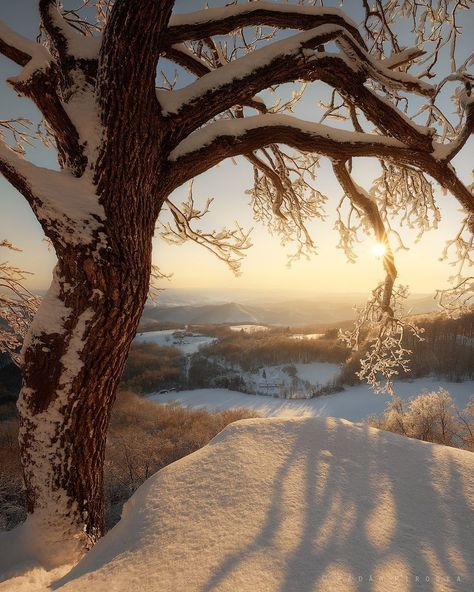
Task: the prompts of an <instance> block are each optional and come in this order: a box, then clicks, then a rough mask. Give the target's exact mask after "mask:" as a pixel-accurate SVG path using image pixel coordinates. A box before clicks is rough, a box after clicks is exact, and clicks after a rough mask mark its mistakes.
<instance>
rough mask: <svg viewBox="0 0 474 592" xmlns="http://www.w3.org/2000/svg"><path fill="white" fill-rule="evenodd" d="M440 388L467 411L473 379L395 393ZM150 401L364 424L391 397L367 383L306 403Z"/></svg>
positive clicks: (245, 398)
mask: <svg viewBox="0 0 474 592" xmlns="http://www.w3.org/2000/svg"><path fill="white" fill-rule="evenodd" d="M440 387H443V388H445V389H446V390H447V391H449V393H450V394H451V396H452V397H453V399H454V402H455V403H456V405H457V406H458V407H459V408H460V409H463V408H464V407H465V406H466V404H467V402H468V401H469V397H470V396H471V395H474V381H472V380H471V381H466V382H462V383H457V382H448V381H445V380H437V379H434V378H419V379H416V380H413V381H400V382H397V383H396V386H395V390H396V393H397V395H398V396H400V397H401V398H402V399H409V398H410V397H413V396H415V395H418V394H420V393H421V392H423V391H426V390H429V391H431V390H438V389H439V388H440ZM149 398H150V399H151V400H154V401H157V402H159V403H168V402H171V401H177V402H178V403H181V404H182V405H185V406H189V407H193V408H205V409H210V410H222V409H232V408H237V407H246V408H248V409H252V410H253V411H255V412H256V413H257V414H258V415H261V416H263V417H305V416H306V417H307V416H330V417H342V418H345V419H349V420H351V421H363V420H365V419H366V418H367V417H368V416H369V415H376V414H380V413H383V412H384V410H385V408H386V405H387V403H388V402H389V401H390V397H389V395H376V394H374V392H373V391H372V390H370V389H369V387H368V386H367V385H364V384H360V385H356V386H353V387H347V388H346V390H345V391H343V392H341V393H336V394H334V395H327V396H324V397H317V398H314V399H305V400H287V399H279V398H274V397H265V396H261V395H247V394H245V393H239V392H237V391H229V390H227V389H198V390H194V391H181V392H176V393H166V394H163V395H151V396H150V397H149Z"/></svg>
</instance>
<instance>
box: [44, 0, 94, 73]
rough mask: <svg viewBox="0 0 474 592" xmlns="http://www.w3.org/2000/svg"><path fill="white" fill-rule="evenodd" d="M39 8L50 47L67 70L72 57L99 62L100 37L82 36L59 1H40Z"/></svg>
mask: <svg viewBox="0 0 474 592" xmlns="http://www.w3.org/2000/svg"><path fill="white" fill-rule="evenodd" d="M39 8H40V16H41V25H42V28H43V30H44V31H45V33H46V35H47V37H48V41H49V45H50V47H51V48H52V50H53V52H54V53H55V54H56V55H57V56H58V60H59V61H60V62H61V63H62V64H63V65H64V66H66V68H67V67H68V66H67V62H68V60H69V59H70V58H71V57H73V58H74V59H75V60H93V61H96V60H97V58H98V54H99V49H100V44H101V37H100V36H92V35H85V34H82V33H81V32H80V31H79V30H77V29H76V28H74V27H73V26H71V25H70V24H69V23H68V21H67V20H66V19H65V18H64V16H63V14H62V12H61V10H60V6H59V3H58V2H57V0H40V2H39ZM82 67H84V64H82Z"/></svg>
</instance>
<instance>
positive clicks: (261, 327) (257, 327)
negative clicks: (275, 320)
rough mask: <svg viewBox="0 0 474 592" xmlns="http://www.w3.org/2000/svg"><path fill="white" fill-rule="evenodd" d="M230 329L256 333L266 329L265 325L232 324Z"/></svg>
mask: <svg viewBox="0 0 474 592" xmlns="http://www.w3.org/2000/svg"><path fill="white" fill-rule="evenodd" d="M229 329H230V330H231V331H243V332H244V333H258V332H259V331H268V327H266V326H265V325H232V326H231V327H229Z"/></svg>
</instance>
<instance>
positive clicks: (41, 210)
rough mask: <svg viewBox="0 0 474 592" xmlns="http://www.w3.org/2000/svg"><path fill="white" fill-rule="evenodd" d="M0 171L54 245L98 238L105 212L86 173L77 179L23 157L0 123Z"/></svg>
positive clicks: (64, 172)
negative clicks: (7, 141) (11, 144)
mask: <svg viewBox="0 0 474 592" xmlns="http://www.w3.org/2000/svg"><path fill="white" fill-rule="evenodd" d="M0 173H2V174H3V175H4V176H5V178H6V179H8V180H9V181H10V182H11V184H12V185H13V186H14V187H15V188H16V189H17V190H18V191H19V192H20V193H21V194H22V195H23V196H24V197H25V198H26V199H27V201H28V203H29V204H30V206H31V208H32V210H33V211H34V213H35V215H36V216H37V218H38V220H39V222H40V223H41V224H42V226H43V229H44V230H45V232H46V234H47V236H48V237H49V238H51V240H52V241H53V243H54V244H55V246H64V245H66V244H88V243H90V242H92V241H96V240H98V235H99V233H100V229H101V227H102V221H103V220H104V219H105V212H104V210H103V208H102V206H101V205H100V204H99V201H98V198H97V195H96V194H95V187H94V185H93V183H92V180H91V178H90V176H89V175H84V176H83V177H81V178H80V179H79V178H76V177H74V176H73V175H71V174H70V173H69V172H68V171H53V170H50V169H46V168H44V167H39V166H36V165H34V164H33V163H31V162H29V161H27V160H25V159H24V158H23V156H22V154H21V151H19V150H18V149H16V150H14V149H12V148H10V146H9V145H8V144H7V143H6V141H5V139H4V137H3V132H2V128H1V126H0ZM99 242H100V241H99Z"/></svg>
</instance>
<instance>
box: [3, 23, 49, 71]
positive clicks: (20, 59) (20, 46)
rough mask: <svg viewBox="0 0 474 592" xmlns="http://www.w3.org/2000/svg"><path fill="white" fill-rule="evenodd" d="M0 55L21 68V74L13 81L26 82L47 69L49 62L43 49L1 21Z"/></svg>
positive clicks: (45, 50)
mask: <svg viewBox="0 0 474 592" xmlns="http://www.w3.org/2000/svg"><path fill="white" fill-rule="evenodd" d="M0 53H1V54H3V55H4V56H5V57H7V58H9V59H10V60H12V61H14V62H15V63H16V64H18V65H19V66H22V67H23V72H22V73H21V74H20V75H19V76H16V77H15V78H14V80H20V79H22V80H26V79H27V78H29V77H31V76H32V75H33V74H34V73H35V72H37V71H38V70H45V69H47V68H48V66H49V64H50V62H51V56H50V54H49V52H48V51H47V49H46V48H45V47H43V46H42V45H40V44H39V43H36V42H34V41H31V39H28V38H27V37H23V35H19V34H18V33H16V32H15V31H13V30H12V29H10V27H8V26H7V25H6V24H5V23H4V22H3V21H0Z"/></svg>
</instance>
